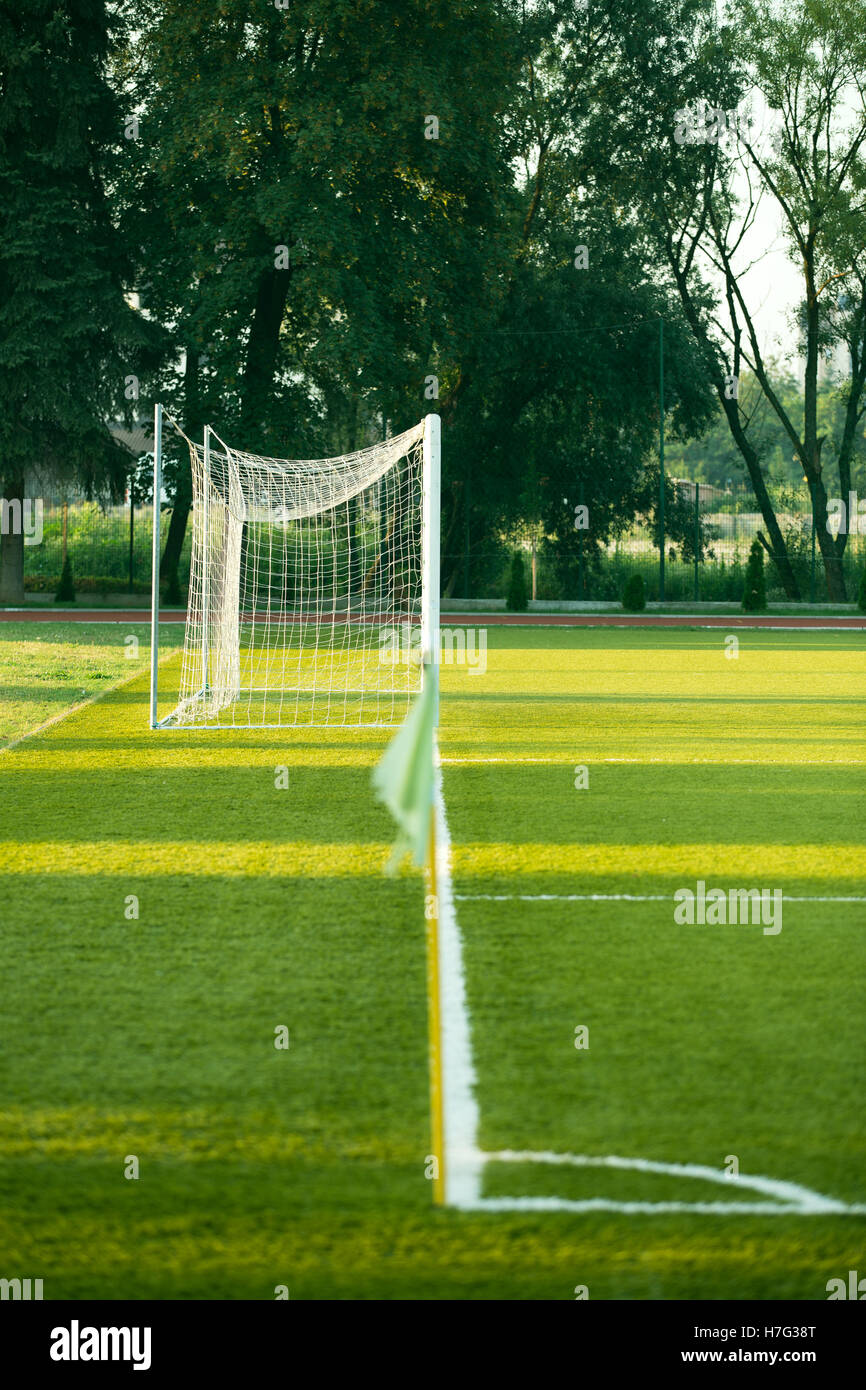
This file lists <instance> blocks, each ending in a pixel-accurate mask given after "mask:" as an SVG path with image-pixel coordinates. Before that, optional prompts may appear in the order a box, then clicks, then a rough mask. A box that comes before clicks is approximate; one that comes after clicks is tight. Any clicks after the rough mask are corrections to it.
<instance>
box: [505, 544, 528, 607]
mask: <svg viewBox="0 0 866 1390" xmlns="http://www.w3.org/2000/svg"><path fill="white" fill-rule="evenodd" d="M528 603H529V599H528V597H527V593H526V572H525V570H524V567H523V556H522V555H521V554H520V551H519V550H516V551H515V552H514V554H513V555H512V557H511V577H510V579H509V581H508V596H507V597H506V600H505V607H506V608H508V609H509V610H510V611H511V612H512V613H522V612H524V610H525V609H526V607H527V606H528Z"/></svg>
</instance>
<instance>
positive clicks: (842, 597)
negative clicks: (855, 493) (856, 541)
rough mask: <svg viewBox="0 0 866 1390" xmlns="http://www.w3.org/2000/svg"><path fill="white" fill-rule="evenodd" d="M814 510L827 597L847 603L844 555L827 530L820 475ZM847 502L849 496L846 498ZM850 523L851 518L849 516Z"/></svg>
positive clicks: (825, 491)
mask: <svg viewBox="0 0 866 1390" xmlns="http://www.w3.org/2000/svg"><path fill="white" fill-rule="evenodd" d="M811 491H812V510H813V513H814V526H815V539H816V540H817V542H818V549H819V550H820V552H821V559H822V560H823V561H824V574H825V576H826V579H827V597H828V598H829V599H830V602H831V603H847V601H848V599H847V594H846V591H845V571H844V570H843V568H842V555H843V554H844V551H842V550H840V549H839V547H838V545H837V541H836V538H835V537H834V536H832V535H831V534H830V532H829V531H828V530H827V490H826V488H825V487H824V482H823V479H822V478H821V477H820V475H819V476H818V477H817V478H816V479H815V481H814V482H813V483H812V488H811ZM846 502H847V498H846ZM849 525H850V518H849Z"/></svg>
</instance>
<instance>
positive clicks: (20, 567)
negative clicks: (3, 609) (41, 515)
mask: <svg viewBox="0 0 866 1390" xmlns="http://www.w3.org/2000/svg"><path fill="white" fill-rule="evenodd" d="M3 495H4V498H5V500H6V502H7V503H17V507H16V506H11V507H10V506H7V507H4V508H3V533H2V535H0V603H12V604H16V605H20V604H23V602H24V479H23V477H21V476H20V475H19V476H18V477H13V478H9V479H7V481H6V487H5V491H4V494H3Z"/></svg>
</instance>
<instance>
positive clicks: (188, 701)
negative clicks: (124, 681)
mask: <svg viewBox="0 0 866 1390" xmlns="http://www.w3.org/2000/svg"><path fill="white" fill-rule="evenodd" d="M164 418H165V419H167V420H168V421H169V422H170V423H171V424H172V425H173V426H174V428H175V429H176V430H177V431H178V433H179V434H180V435H182V436H183V438H184V439H185V440H186V442H187V445H188V446H189V452H190V462H191V467H192V491H193V505H192V513H191V525H192V548H191V560H190V582H189V597H188V603H187V618H186V635H185V640H184V649H183V661H182V669H181V675H180V683H179V687H178V688H177V690H176V691H174V690H173V691H172V692H171V694H170V696H169V698H170V700H171V702H172V707H171V708H170V709H169V710H167V711H165V712H164V713H163V714H162V717H161V718H160V710H159V699H160V691H159V684H158V680H159V555H160V498H161V492H162V439H163V420H164ZM439 471H440V421H439V417H438V415H428V416H426V417H425V419H423V420H422V421H421V422H420V423H419V424H418V425H415V426H414V427H413V428H412V429H409V430H407V431H406V432H405V433H403V434H401V435H398V436H397V437H395V438H393V439H386V440H384V441H382V442H381V443H379V444H374V445H372V446H371V447H369V448H366V449H360V450H357V451H355V452H354V453H350V454H344V455H341V456H338V457H336V458H328V459H280V458H266V457H263V456H261V455H258V454H252V453H248V452H246V451H244V450H240V449H235V448H232V447H230V446H229V445H228V444H226V443H225V441H224V440H222V439H221V438H220V436H219V435H218V434H217V433H216V431H215V430H214V429H213V428H212V427H211V426H207V427H206V428H205V431H204V439H203V441H202V443H201V444H198V443H196V442H193V441H192V440H190V439H188V438H187V436H186V435H185V434H183V431H182V430H181V429H180V428H179V426H178V425H177V424H176V422H175V421H174V420H172V419H171V416H170V415H168V412H166V411H164V410H163V407H162V406H161V405H157V406H156V409H155V420H154V489H153V498H154V501H153V584H152V592H151V603H152V612H151V623H152V641H151V689H150V725H151V728H154V729H166V728H199V729H219V728H283V727H296V726H328V725H331V726H355V727H362V728H366V727H373V728H379V727H390V726H392V725H395V724H399V723H400V722H401V721H402V720H403V718H404V717H405V715H406V713H407V710H408V707H409V704H410V703H411V700H412V697H413V696H414V695H415V694H416V693H417V692H418V691H419V690H420V688H421V680H422V669H423V668H422V661H432V662H433V663H434V664H438V640H437V639H438V631H439Z"/></svg>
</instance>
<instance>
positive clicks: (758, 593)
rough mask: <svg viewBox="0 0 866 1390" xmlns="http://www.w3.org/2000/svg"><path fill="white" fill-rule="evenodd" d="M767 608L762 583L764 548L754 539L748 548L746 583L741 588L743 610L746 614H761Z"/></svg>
mask: <svg viewBox="0 0 866 1390" xmlns="http://www.w3.org/2000/svg"><path fill="white" fill-rule="evenodd" d="M766 607H767V590H766V585H765V583H764V547H763V546H762V545H761V542H760V541H759V540H758V539H757V538H756V539H755V540H753V541H752V544H751V546H750V548H749V559H748V562H747V564H746V581H745V584H744V587H743V608H744V609H745V611H746V612H747V613H762V612H763V611H764V609H765V608H766Z"/></svg>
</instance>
